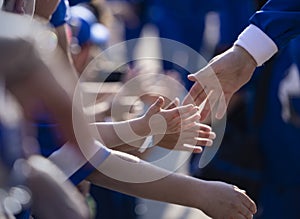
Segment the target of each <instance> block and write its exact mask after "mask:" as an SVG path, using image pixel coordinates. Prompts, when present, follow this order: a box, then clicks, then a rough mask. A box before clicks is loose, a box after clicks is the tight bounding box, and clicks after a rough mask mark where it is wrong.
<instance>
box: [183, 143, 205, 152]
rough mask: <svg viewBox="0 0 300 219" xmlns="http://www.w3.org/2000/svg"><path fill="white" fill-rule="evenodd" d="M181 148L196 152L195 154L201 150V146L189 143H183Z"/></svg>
mask: <svg viewBox="0 0 300 219" xmlns="http://www.w3.org/2000/svg"><path fill="white" fill-rule="evenodd" d="M183 150H184V151H189V152H193V153H197V154H199V153H202V151H203V149H202V147H199V146H194V145H190V144H183Z"/></svg>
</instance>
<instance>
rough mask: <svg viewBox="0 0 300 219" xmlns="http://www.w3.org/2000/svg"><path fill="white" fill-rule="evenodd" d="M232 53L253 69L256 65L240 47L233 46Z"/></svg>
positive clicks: (252, 58) (251, 57) (253, 59)
mask: <svg viewBox="0 0 300 219" xmlns="http://www.w3.org/2000/svg"><path fill="white" fill-rule="evenodd" d="M233 51H235V52H237V55H238V56H240V57H241V59H242V60H245V62H246V63H248V64H250V65H252V66H253V67H256V66H257V65H258V64H257V62H256V60H255V58H254V57H253V56H252V55H251V54H250V53H249V52H248V51H247V50H246V49H245V48H243V47H242V46H239V45H237V44H234V45H233Z"/></svg>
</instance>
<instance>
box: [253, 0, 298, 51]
mask: <svg viewBox="0 0 300 219" xmlns="http://www.w3.org/2000/svg"><path fill="white" fill-rule="evenodd" d="M250 22H251V23H253V24H254V25H256V26H257V27H259V28H260V29H261V30H263V31H264V33H266V34H267V35H268V36H269V37H270V38H272V39H273V41H274V42H275V43H276V45H277V46H278V48H279V49H281V48H283V47H284V46H286V45H287V43H288V42H289V41H290V40H291V39H292V38H294V37H296V36H297V35H299V34H300V1H298V0H269V1H268V2H267V3H266V4H265V6H263V7H262V9H261V10H260V11H258V12H256V13H255V14H254V15H253V16H252V17H251V19H250Z"/></svg>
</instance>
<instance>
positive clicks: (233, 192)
mask: <svg viewBox="0 0 300 219" xmlns="http://www.w3.org/2000/svg"><path fill="white" fill-rule="evenodd" d="M204 183H205V186H204V187H202V188H201V189H203V193H202V195H201V197H199V200H201V201H200V202H201V203H199V207H198V208H199V209H201V210H202V211H204V212H205V213H206V214H207V215H209V216H210V217H212V218H215V219H221V218H240V219H250V218H253V214H255V213H256V211H257V209H256V205H255V203H254V202H253V201H252V200H251V199H250V198H249V197H248V196H247V195H246V192H245V191H243V190H240V189H239V188H238V187H236V186H233V185H230V184H227V183H223V182H215V181H204Z"/></svg>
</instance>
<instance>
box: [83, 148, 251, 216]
mask: <svg viewBox="0 0 300 219" xmlns="http://www.w3.org/2000/svg"><path fill="white" fill-rule="evenodd" d="M88 179H89V180H90V181H91V182H92V183H93V184H96V185H100V186H103V187H107V188H110V189H113V190H118V191H120V192H122V193H127V194H130V195H134V196H138V197H142V198H147V199H153V200H158V201H163V202H169V203H174V204H179V205H184V206H189V207H194V208H197V209H200V210H202V211H204V212H205V213H206V214H207V215H209V216H210V217H212V218H214V219H220V218H241V219H244V218H247V219H250V218H252V215H253V214H254V213H255V212H256V206H255V204H254V202H253V201H252V200H251V199H250V198H249V197H248V196H247V195H246V194H245V192H244V191H242V190H240V189H238V188H237V187H235V186H233V185H229V184H226V183H222V182H208V181H203V180H199V179H195V178H192V177H189V176H184V175H180V174H176V173H171V172H168V171H166V170H163V169H160V168H158V167H156V166H153V165H151V164H150V163H146V162H143V161H141V160H139V159H138V158H136V157H133V156H128V155H126V154H124V153H121V152H115V151H113V152H112V153H111V155H110V156H109V157H108V158H107V159H106V160H105V161H104V162H103V163H102V164H101V165H100V166H99V167H98V171H94V172H93V173H92V174H91V175H90V176H89V177H88Z"/></svg>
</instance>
